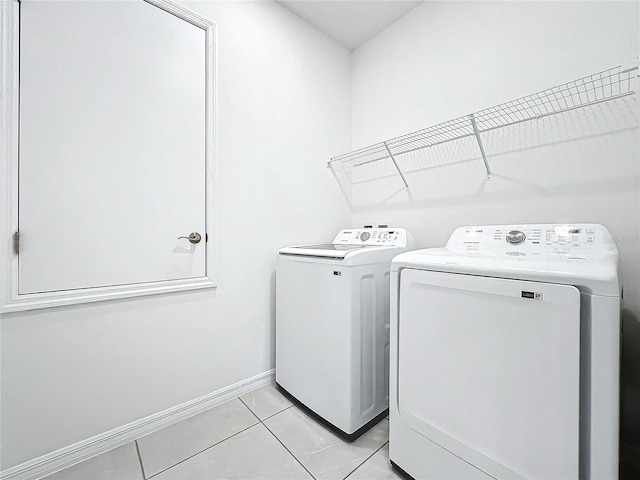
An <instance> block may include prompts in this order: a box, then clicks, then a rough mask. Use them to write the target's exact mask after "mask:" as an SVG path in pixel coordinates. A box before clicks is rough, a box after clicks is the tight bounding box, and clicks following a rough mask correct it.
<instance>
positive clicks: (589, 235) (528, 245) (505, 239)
mask: <svg viewBox="0 0 640 480" xmlns="http://www.w3.org/2000/svg"><path fill="white" fill-rule="evenodd" d="M447 248H449V249H452V250H457V251H460V250H464V251H466V252H474V251H478V252H483V253H487V252H495V253H496V254H499V253H506V254H511V255H514V256H518V255H526V254H534V253H554V252H555V253H568V252H575V253H578V252H580V253H585V254H586V253H592V254H595V253H606V252H611V251H615V250H616V246H615V242H614V240H613V238H612V237H611V234H610V233H609V231H608V230H607V229H606V228H605V227H603V226H602V225H598V224H584V223H579V224H565V225H560V224H531V225H526V224H525V225H486V226H467V227H460V228H458V229H456V230H455V231H454V232H453V234H452V235H451V237H450V238H449V241H448V242H447Z"/></svg>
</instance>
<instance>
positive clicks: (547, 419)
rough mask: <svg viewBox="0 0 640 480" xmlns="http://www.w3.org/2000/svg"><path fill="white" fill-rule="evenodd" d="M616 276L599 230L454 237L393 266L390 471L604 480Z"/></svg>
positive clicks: (613, 420)
mask: <svg viewBox="0 0 640 480" xmlns="http://www.w3.org/2000/svg"><path fill="white" fill-rule="evenodd" d="M621 288H622V287H621V274H620V267H619V257H618V250H617V248H616V245H615V243H614V241H613V239H612V237H611V235H610V234H609V232H608V231H607V229H606V228H604V227H603V226H601V225H595V224H575V225H494V226H480V227H478V226H473V227H461V228H458V229H457V230H456V231H455V232H454V233H453V234H452V235H451V238H450V239H449V241H448V243H447V245H446V247H445V248H433V249H426V250H417V251H413V252H408V253H404V254H401V255H399V256H397V257H395V258H394V259H393V262H392V271H391V371H390V377H391V378H390V382H391V396H390V397H391V398H390V407H389V420H390V439H389V447H390V458H391V461H392V462H393V463H394V464H395V465H396V466H397V467H399V468H401V469H402V470H404V471H405V472H406V473H408V474H409V475H411V476H413V477H414V478H416V479H422V478H438V479H467V480H468V479H480V478H483V479H485V478H486V479H488V478H496V479H503V478H531V479H563V480H565V479H576V480H577V479H581V480H589V479H615V478H617V477H618V411H619V407H618V395H619V394H618V389H619V348H620V346H619V345H620V298H621Z"/></svg>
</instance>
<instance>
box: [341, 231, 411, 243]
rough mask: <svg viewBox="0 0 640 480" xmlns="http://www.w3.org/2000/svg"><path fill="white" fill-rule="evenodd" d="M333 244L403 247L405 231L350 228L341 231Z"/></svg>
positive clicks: (405, 238) (405, 239)
mask: <svg viewBox="0 0 640 480" xmlns="http://www.w3.org/2000/svg"><path fill="white" fill-rule="evenodd" d="M333 243H334V244H344V245H378V246H385V245H388V246H394V247H395V246H400V247H405V246H407V231H406V230H405V229H404V228H351V229H346V230H341V231H340V232H339V233H338V235H337V236H336V238H335V240H334V241H333Z"/></svg>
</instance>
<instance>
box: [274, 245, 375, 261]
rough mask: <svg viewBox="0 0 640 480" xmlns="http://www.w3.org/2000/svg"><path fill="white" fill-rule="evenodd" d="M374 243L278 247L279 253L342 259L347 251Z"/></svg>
mask: <svg viewBox="0 0 640 480" xmlns="http://www.w3.org/2000/svg"><path fill="white" fill-rule="evenodd" d="M373 247H375V245H336V244H335V243H317V244H312V245H294V246H291V247H285V248H282V249H280V251H279V252H278V253H280V255H300V256H305V257H329V258H339V259H344V257H345V256H346V255H347V254H348V253H349V252H354V251H356V250H362V249H364V248H373Z"/></svg>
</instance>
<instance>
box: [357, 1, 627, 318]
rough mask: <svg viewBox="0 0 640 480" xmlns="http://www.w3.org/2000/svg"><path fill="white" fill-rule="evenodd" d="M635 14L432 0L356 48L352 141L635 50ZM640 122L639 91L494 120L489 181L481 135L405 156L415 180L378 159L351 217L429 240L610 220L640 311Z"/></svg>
mask: <svg viewBox="0 0 640 480" xmlns="http://www.w3.org/2000/svg"><path fill="white" fill-rule="evenodd" d="M638 21H639V13H638V2H453V1H451V2H425V3H424V4H422V5H420V6H419V7H417V8H416V9H414V10H412V11H411V12H409V13H408V14H407V15H406V16H404V17H403V18H401V19H400V20H399V21H398V22H396V23H394V24H393V25H391V26H390V27H389V28H387V29H386V30H385V31H383V32H382V33H380V34H379V35H377V36H376V37H374V38H373V39H371V40H370V41H368V42H367V43H365V44H364V45H363V46H361V47H360V48H358V49H357V50H356V51H355V52H354V55H353V77H352V90H353V95H352V102H353V103H352V105H353V109H352V118H353V123H352V135H353V140H352V147H353V148H359V147H363V146H366V145H367V144H371V143H374V142H379V141H382V140H386V139H389V138H391V137H394V136H397V135H401V134H405V133H409V132H412V131H416V130H419V129H422V128H425V127H428V126H430V125H433V124H437V123H439V122H442V121H445V120H450V119H453V118H456V117H459V116H462V115H466V114H469V113H472V112H475V111H478V110H481V109H483V108H487V107H491V106H493V105H496V104H499V103H502V102H505V101H508V100H512V99H515V98H517V97H520V96H523V95H527V94H530V93H534V92H536V91H540V90H543V89H545V88H549V87H552V86H554V85H557V84H561V83H565V82H567V81H570V80H573V79H576V78H579V77H582V76H585V75H589V74H591V73H594V72H598V71H601V70H604V69H607V68H610V67H613V66H616V65H618V64H620V63H627V62H630V61H633V60H634V59H635V58H637V56H638V50H639V48H638V41H639V40H638V39H639V28H638ZM636 85H637V82H636ZM637 125H638V102H637V98H635V99H627V100H624V101H622V100H621V101H615V102H611V103H610V104H607V105H601V106H599V107H595V108H589V109H585V110H584V111H575V112H573V113H571V114H563V115H560V116H557V117H549V118H546V119H543V120H538V121H535V122H530V123H527V124H522V125H520V126H517V127H514V128H510V129H506V130H503V131H499V132H495V133H493V134H487V135H485V136H484V142H485V148H486V150H487V153H488V155H489V162H490V164H491V167H492V169H493V171H494V172H495V175H494V177H493V178H492V179H491V180H490V181H486V180H485V179H484V168H483V164H482V160H481V158H480V155H479V150H478V146H477V144H476V143H475V141H474V140H473V139H471V140H470V141H469V142H465V141H462V142H459V143H458V144H456V145H451V144H449V145H448V146H443V147H440V148H433V149H432V150H425V151H423V152H422V153H420V154H414V155H408V156H407V157H405V158H403V159H401V163H402V165H403V167H405V168H406V169H407V170H408V171H409V173H407V180H408V182H409V185H410V187H411V188H410V190H409V192H408V193H407V192H405V191H403V190H402V183H401V181H400V179H399V178H397V177H394V178H391V177H386V176H385V175H387V174H389V173H390V172H391V169H390V167H389V165H386V166H385V165H380V166H378V167H376V168H377V170H376V169H375V168H373V167H371V168H369V170H363V172H361V173H360V174H359V175H360V177H359V178H360V180H363V181H362V183H358V184H356V185H354V187H353V203H354V215H353V220H354V221H353V224H354V225H360V224H363V223H376V222H378V221H382V222H385V223H387V222H390V223H392V224H394V225H399V226H403V227H406V228H408V229H410V230H411V231H413V232H414V234H415V236H416V240H417V243H418V245H419V246H420V247H432V246H441V245H443V244H444V243H445V242H446V240H447V238H448V236H449V235H450V233H451V232H452V231H453V229H454V228H455V227H457V226H460V225H466V224H494V223H496V224H499V223H543V222H544V223H546V222H549V223H555V222H558V223H560V222H595V223H602V224H604V225H605V226H607V227H608V228H609V230H610V231H611V233H612V234H613V235H614V237H615V239H616V241H617V243H618V247H619V249H620V253H621V257H622V261H623V270H624V276H625V279H624V280H625V301H624V304H625V306H626V307H628V308H631V309H634V310H635V311H636V312H640V258H639V257H640V225H639V221H640V188H639V181H640V159H639V152H640V144H639V137H638V130H637ZM372 179H373V180H372Z"/></svg>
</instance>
